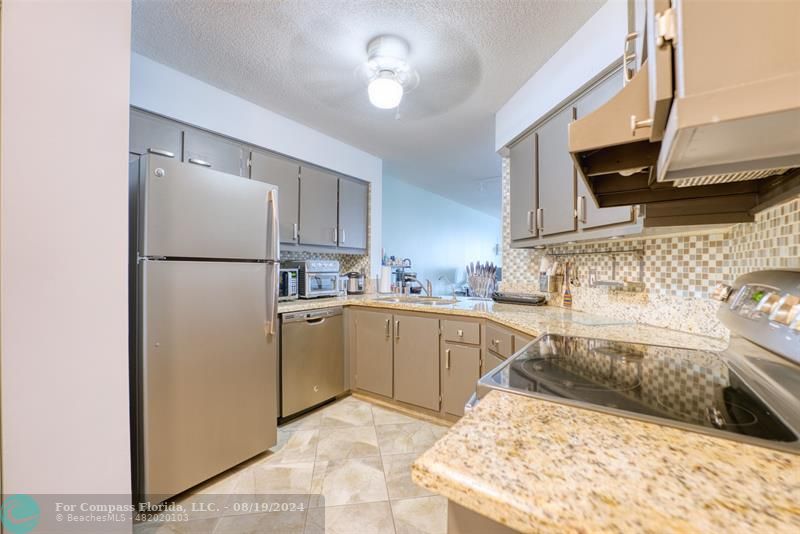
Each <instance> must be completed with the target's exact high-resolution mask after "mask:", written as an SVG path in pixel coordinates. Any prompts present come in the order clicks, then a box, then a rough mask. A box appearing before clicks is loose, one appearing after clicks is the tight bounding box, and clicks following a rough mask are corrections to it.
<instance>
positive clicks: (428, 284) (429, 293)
mask: <svg viewBox="0 0 800 534" xmlns="http://www.w3.org/2000/svg"><path fill="white" fill-rule="evenodd" d="M411 282H416V283H418V284H419V287H420V288H421V289H422V290H423V291H424V292H425V295H427V296H429V297H431V296H433V284H431V281H430V280H427V279H426V280H425V285H422V282H420V281H419V280H417V279H416V278H410V279H409V280H408V283H411Z"/></svg>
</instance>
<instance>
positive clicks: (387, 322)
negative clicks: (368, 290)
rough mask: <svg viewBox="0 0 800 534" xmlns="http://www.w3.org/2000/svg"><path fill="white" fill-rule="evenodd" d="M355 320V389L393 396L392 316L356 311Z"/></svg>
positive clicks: (389, 314)
mask: <svg viewBox="0 0 800 534" xmlns="http://www.w3.org/2000/svg"><path fill="white" fill-rule="evenodd" d="M353 317H354V319H355V326H356V328H355V342H354V343H353V347H354V350H355V366H356V372H355V375H356V387H357V388H358V389H363V390H365V391H369V392H371V393H377V394H378V395H383V396H385V397H391V396H392V394H393V391H392V374H393V363H392V360H393V358H392V354H393V338H392V331H393V325H392V314H391V313H382V312H377V311H366V310H357V311H355V312H354V313H353Z"/></svg>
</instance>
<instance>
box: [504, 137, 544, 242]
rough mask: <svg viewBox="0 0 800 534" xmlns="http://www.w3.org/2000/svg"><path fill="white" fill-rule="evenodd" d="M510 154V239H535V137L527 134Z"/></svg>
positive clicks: (513, 147) (512, 148)
mask: <svg viewBox="0 0 800 534" xmlns="http://www.w3.org/2000/svg"><path fill="white" fill-rule="evenodd" d="M510 152H511V155H510V161H509V164H510V166H511V167H510V169H509V170H510V175H511V184H510V187H511V194H510V197H511V200H510V202H511V239H512V240H515V239H527V238H529V237H536V234H537V232H536V225H535V224H534V214H535V213H536V207H537V206H536V169H535V166H536V136H535V135H534V134H528V136H527V137H525V138H524V139H522V140H521V141H519V142H518V143H516V144H515V145H514V146H512V147H511V150H510Z"/></svg>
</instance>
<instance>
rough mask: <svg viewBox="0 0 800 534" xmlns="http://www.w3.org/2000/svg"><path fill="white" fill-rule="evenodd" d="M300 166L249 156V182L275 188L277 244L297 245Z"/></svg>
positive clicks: (269, 157) (270, 157)
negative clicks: (278, 239)
mask: <svg viewBox="0 0 800 534" xmlns="http://www.w3.org/2000/svg"><path fill="white" fill-rule="evenodd" d="M299 176H300V165H299V164H298V163H297V162H294V161H291V160H288V159H284V158H281V157H278V156H273V155H271V154H266V153H264V152H256V151H253V152H251V153H250V178H252V179H253V180H258V181H260V182H266V183H268V184H273V185H277V186H278V217H279V221H280V235H281V243H292V244H297V237H298V235H299V228H300V227H299V226H298V225H299V224H300V221H299V219H298V217H299V213H300V180H299V178H298V177H299Z"/></svg>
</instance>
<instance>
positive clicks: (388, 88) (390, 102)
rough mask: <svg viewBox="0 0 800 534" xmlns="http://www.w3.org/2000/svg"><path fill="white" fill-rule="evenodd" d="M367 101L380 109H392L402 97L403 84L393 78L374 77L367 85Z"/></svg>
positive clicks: (398, 103)
mask: <svg viewBox="0 0 800 534" xmlns="http://www.w3.org/2000/svg"><path fill="white" fill-rule="evenodd" d="M367 94H368V95H369V101H370V103H372V105H373V106H375V107H376V108H380V109H394V108H396V107H397V106H399V105H400V101H401V100H402V99H403V86H402V85H400V83H399V82H398V81H397V80H395V79H393V78H385V77H381V78H376V79H374V80H372V81H371V82H369V86H368V87H367Z"/></svg>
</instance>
